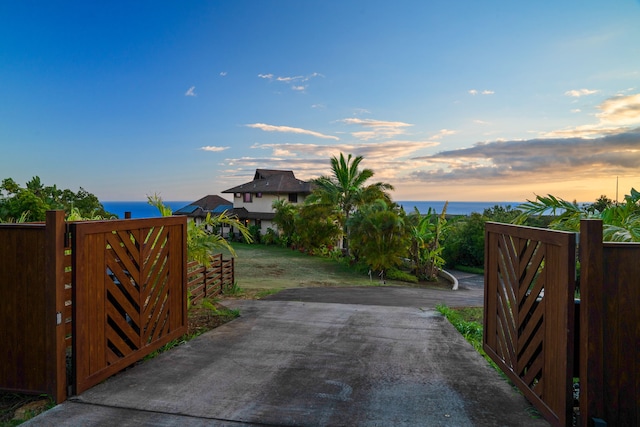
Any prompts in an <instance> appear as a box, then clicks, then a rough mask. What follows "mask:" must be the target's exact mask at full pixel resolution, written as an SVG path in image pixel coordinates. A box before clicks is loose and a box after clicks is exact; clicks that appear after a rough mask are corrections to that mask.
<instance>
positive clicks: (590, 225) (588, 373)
mask: <svg viewBox="0 0 640 427" xmlns="http://www.w3.org/2000/svg"><path fill="white" fill-rule="evenodd" d="M603 265H604V260H603V245H602V221H601V220H595V219H583V220H581V221H580V358H579V360H580V362H579V363H580V418H581V420H580V421H581V423H580V425H582V426H584V427H589V426H593V425H594V424H593V421H592V420H593V419H594V418H602V417H603V416H604V405H603V401H602V398H601V396H602V392H603V389H602V387H603V385H604V363H603V362H604V345H603V344H604V337H603V333H604V323H603V321H604V286H603V283H604V276H603V274H604V273H603V268H604V267H603ZM599 396H600V397H599Z"/></svg>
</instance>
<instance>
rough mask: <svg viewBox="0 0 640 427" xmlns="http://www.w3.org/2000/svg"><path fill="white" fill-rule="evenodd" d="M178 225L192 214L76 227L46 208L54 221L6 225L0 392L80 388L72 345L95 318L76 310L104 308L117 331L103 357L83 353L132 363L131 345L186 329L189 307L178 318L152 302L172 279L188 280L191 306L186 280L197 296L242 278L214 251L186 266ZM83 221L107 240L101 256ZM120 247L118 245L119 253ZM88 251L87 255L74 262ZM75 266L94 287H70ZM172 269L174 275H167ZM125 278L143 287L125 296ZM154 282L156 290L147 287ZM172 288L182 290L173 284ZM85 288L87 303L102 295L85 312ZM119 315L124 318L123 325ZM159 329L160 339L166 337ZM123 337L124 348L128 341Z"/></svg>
mask: <svg viewBox="0 0 640 427" xmlns="http://www.w3.org/2000/svg"><path fill="white" fill-rule="evenodd" d="M177 223H180V224H182V223H184V225H185V226H186V219H185V218H184V217H173V218H154V219H147V220H125V221H103V222H85V223H79V224H82V225H81V226H80V225H78V226H77V227H76V226H74V225H73V223H66V222H65V221H64V212H62V211H50V212H47V219H46V223H30V224H0V242H1V244H0V342H2V344H3V348H4V349H5V351H2V352H0V390H4V391H14V392H21V393H31V394H48V395H50V396H51V397H52V398H53V399H54V400H55V401H56V402H58V403H59V402H62V401H64V400H66V398H67V396H68V395H71V394H73V393H74V392H76V390H74V388H73V384H74V381H75V380H76V375H75V374H76V373H77V372H76V371H78V369H77V364H76V363H75V357H77V354H75V353H76V351H77V350H78V348H82V346H83V344H80V343H78V344H80V345H77V346H75V347H74V346H73V345H72V344H73V343H72V341H73V340H74V336H75V339H78V338H79V337H80V336H81V335H82V331H83V330H80V332H79V333H78V331H77V329H76V328H78V327H80V328H85V327H86V325H87V324H88V323H87V321H82V322H73V321H72V319H74V318H75V316H76V315H77V314H78V313H77V312H81V313H83V315H85V317H86V316H87V315H88V316H89V317H91V316H93V315H94V314H95V313H97V312H98V311H99V306H101V307H102V308H101V310H103V314H105V316H104V318H105V323H109V325H110V327H112V329H113V331H109V330H104V334H110V335H109V336H110V339H111V341H109V340H107V341H105V342H104V343H103V344H105V343H106V344H105V345H106V347H105V352H103V353H102V356H100V355H98V353H95V354H94V352H92V351H90V352H88V353H87V347H86V344H84V349H85V353H87V354H85V355H84V356H82V358H83V359H87V358H88V357H89V356H90V358H92V359H91V360H93V362H95V361H96V358H105V359H107V358H108V359H109V360H110V362H109V363H112V362H114V360H115V359H126V360H125V362H124V363H125V364H129V363H133V362H132V360H133V359H132V357H133V356H127V355H126V354H125V353H126V351H123V348H125V350H126V347H127V346H129V347H131V348H133V347H146V350H148V349H149V348H150V347H149V346H148V345H147V344H149V343H150V342H152V341H153V345H154V346H157V345H161V341H163V340H164V341H166V340H167V339H170V338H171V336H172V335H171V334H170V333H169V332H168V331H169V330H170V331H172V332H173V333H178V332H176V331H180V330H181V329H180V328H181V326H180V325H182V324H184V322H185V321H186V316H185V315H184V312H180V311H179V309H177V308H175V307H174V308H173V309H171V310H172V314H171V315H170V316H167V311H166V310H169V309H170V308H169V305H167V304H161V305H158V304H155V305H154V304H149V302H153V301H154V300H156V301H157V300H159V298H160V295H161V294H162V292H164V291H163V289H164V287H165V286H176V285H175V284H174V285H167V284H168V283H169V282H170V281H173V282H175V277H177V276H180V280H179V282H180V286H183V288H182V291H180V292H177V295H181V297H180V298H181V301H178V304H183V303H184V304H185V305H186V297H187V286H190V287H191V296H192V298H193V299H195V300H200V299H201V298H203V297H205V296H210V295H212V294H215V293H217V292H219V290H220V289H221V288H223V287H226V286H231V285H232V284H233V283H234V272H233V268H234V263H233V259H231V260H223V259H222V257H221V256H216V257H213V258H212V264H211V267H209V268H208V269H206V270H205V269H204V268H202V267H199V266H197V264H196V265H194V264H193V263H191V264H189V266H188V267H187V266H186V262H185V263H183V262H182V261H180V260H183V256H184V253H182V251H183V249H182V248H181V249H178V248H177V247H176V246H175V242H174V243H169V242H168V241H167V240H166V239H167V236H168V235H169V234H176V231H175V230H174V231H171V229H170V227H172V226H178V227H183V225H177ZM78 227H80V228H81V229H82V230H81V231H82V233H83V234H84V235H85V236H88V237H89V240H91V239H93V240H94V242H93V243H95V241H96V239H98V240H100V239H102V240H104V243H105V245H102V243H100V244H99V245H98V246H100V247H102V251H101V252H102V255H100V254H99V252H100V251H98V250H90V249H89V248H88V247H86V246H87V244H86V243H80V242H79V241H78V242H75V241H74V236H73V233H72V229H74V228H78ZM105 227H106V228H105ZM98 228H101V229H102V230H101V233H102V234H101V236H102V237H100V234H95V233H94V232H96V231H98V230H97V229H98ZM107 229H108V230H107ZM73 231H75V232H77V230H73ZM105 233H106V234H105ZM177 234H178V235H179V234H180V233H179V232H178V233H177ZM96 236H98V237H96ZM114 239H116V240H117V242H116V240H114ZM182 239H183V236H182V237H179V240H181V245H184V244H185V243H184V241H183V240H182ZM107 241H109V242H110V243H108V242H107ZM74 242H75V244H80V246H78V247H76V250H75V253H74V252H72V244H73V243H74ZM114 242H115V243H114ZM154 242H164V243H162V244H160V245H155V244H152V243H154ZM114 245H115V246H114ZM172 245H174V246H173V249H172V248H171V246H172ZM88 246H91V244H88ZM94 246H95V245H94ZM114 247H117V251H116V250H114ZM182 247H183V246H182ZM105 249H106V250H105ZM169 251H173V252H176V251H178V252H180V256H179V260H175V261H165V259H167V260H168V259H169V258H166V257H165V255H167V253H168V252H169ZM80 252H82V256H81V258H83V259H84V261H82V260H80V261H78V260H74V257H75V256H77V255H78V254H79V253H80ZM89 252H92V253H89ZM116 252H117V253H116ZM99 259H103V260H104V263H103V264H104V267H105V268H104V269H100V271H98V269H97V267H95V266H96V265H97V264H96V263H95V262H94V261H96V260H99ZM174 259H175V258H174ZM74 264H75V265H76V266H78V265H83V267H77V270H78V271H75V274H76V276H78V274H80V273H81V270H84V273H82V274H80V278H78V277H76V278H75V281H77V282H78V283H80V282H82V281H84V282H85V283H88V282H87V279H88V280H89V282H90V283H91V284H90V285H86V286H90V288H87V287H86V286H84V285H83V286H82V289H84V290H82V289H74V288H73V287H72V282H73V281H74V280H72V279H73V275H74V271H73V269H72V265H74ZM170 264H172V266H170ZM178 264H181V265H182V267H179V268H178V270H180V272H178V271H176V267H177V266H178ZM101 265H102V264H101ZM121 266H122V268H120V267H121ZM156 267H159V268H156ZM87 269H88V270H87ZM91 269H94V270H95V271H94V273H96V278H95V279H91V278H90V276H91V275H90V274H89V273H88V271H89V272H90V270H91ZM169 270H173V272H172V273H169ZM187 274H188V275H189V281H188V282H187V280H186V276H187ZM170 277H172V278H171V279H170ZM114 278H115V279H114ZM125 278H126V279H125ZM80 279H82V280H80ZM125 281H129V282H130V283H131V284H133V283H135V285H134V286H133V288H134V289H133V291H132V292H133V293H129V294H128V295H126V296H124V295H118V292H117V291H118V289H115V288H116V287H118V284H120V285H122V283H124V282H125ZM148 283H154V284H158V286H155V285H154V286H150V287H148V286H147V284H148ZM114 285H115V287H114ZM94 286H106V288H103V289H104V293H103V292H102V291H100V292H98V293H96V292H94V291H91V290H90V289H93V288H94ZM95 289H97V288H95ZM167 289H168V288H167ZM172 293H173V294H176V292H175V288H173V292H172ZM77 294H80V295H82V298H84V300H85V301H87V298H89V299H91V298H98V300H96V301H93V302H89V304H90V307H89V308H87V306H86V304H85V307H84V308H82V307H79V306H78V305H77V304H75V302H76V301H75V300H74V298H77ZM100 294H102V295H104V298H102V303H105V304H106V305H101V301H100ZM167 294H168V292H167ZM110 304H111V305H112V306H111V305H110ZM132 307H133V308H136V307H137V309H140V310H139V311H138V312H137V314H136V312H135V310H134V311H132V310H129V309H131V308H132ZM74 312H75V313H74ZM123 313H124V314H123ZM123 316H124V317H123ZM163 316H164V317H163ZM94 317H95V316H94ZM118 317H122V318H124V319H125V320H124V323H123V321H122V319H120V320H118ZM178 318H180V319H178ZM149 319H155V321H154V322H155V323H153V324H152V326H151V327H147V325H149V322H148V320H149ZM160 319H166V320H160ZM176 320H179V323H180V325H178V323H176ZM145 322H146V323H145ZM79 323H80V325H79ZM89 323H91V322H89ZM94 323H95V322H94ZM83 325H84V326H83ZM94 326H98V324H97V323H96V324H95V325H94ZM114 326H115V328H113V327H114ZM128 326H132V329H133V330H137V331H138V332H140V334H141V335H140V337H138V338H136V337H135V336H132V335H131V334H128V333H126V332H131V330H130V329H128ZM114 331H115V335H114ZM85 332H86V330H85ZM100 334H102V332H100V333H98V335H100ZM90 335H92V334H90ZM93 335H96V334H93ZM116 335H117V336H116ZM160 335H162V338H161V339H160V340H158V339H157V338H158V337H159V336H160ZM123 343H125V344H126V346H124V347H123ZM76 347H78V348H76ZM146 350H145V351H146ZM81 351H82V350H81ZM114 355H115V356H114ZM85 356H87V357H85ZM116 356H117V357H116ZM94 365H95V363H94ZM95 366H98V365H95ZM105 367H106V365H104V364H103V365H102V368H99V369H97V370H96V369H93V368H90V370H89V371H86V370H85V371H86V372H85V373H89V376H93V379H94V380H96V379H97V380H99V378H102V377H103V376H104V375H107V374H110V372H107V370H105V369H104V368H105ZM68 368H69V369H68ZM92 369H93V370H92ZM80 370H81V369H80ZM86 384H88V383H85V384H84V385H82V386H81V387H85V386H86ZM75 386H76V387H77V384H76V385H75Z"/></svg>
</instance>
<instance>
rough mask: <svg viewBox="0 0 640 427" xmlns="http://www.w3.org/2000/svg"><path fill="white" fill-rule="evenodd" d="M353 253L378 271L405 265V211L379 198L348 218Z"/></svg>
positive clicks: (406, 237) (406, 238)
mask: <svg viewBox="0 0 640 427" xmlns="http://www.w3.org/2000/svg"><path fill="white" fill-rule="evenodd" d="M348 225H349V227H350V228H351V232H352V234H351V238H352V240H351V244H352V250H353V253H354V254H356V255H357V256H358V257H361V258H362V259H363V260H364V261H365V262H366V263H367V264H368V265H369V267H370V268H371V269H373V270H375V271H381V272H383V273H384V270H387V269H389V268H392V267H396V266H398V265H400V264H401V263H402V258H403V257H404V256H405V255H406V253H407V244H408V236H407V228H406V226H405V214H404V211H403V210H402V209H401V208H399V207H398V206H397V205H396V204H395V203H389V202H387V201H386V200H383V199H378V200H376V201H375V202H373V203H370V204H367V205H364V206H362V207H361V208H360V209H358V210H357V211H356V212H355V213H354V214H353V216H352V217H351V218H350V219H349V224H348Z"/></svg>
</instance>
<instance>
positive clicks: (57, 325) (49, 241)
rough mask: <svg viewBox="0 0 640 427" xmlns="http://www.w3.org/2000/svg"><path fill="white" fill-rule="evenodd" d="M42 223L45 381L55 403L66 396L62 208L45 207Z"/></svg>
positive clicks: (63, 228)
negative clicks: (43, 245) (44, 299)
mask: <svg viewBox="0 0 640 427" xmlns="http://www.w3.org/2000/svg"><path fill="white" fill-rule="evenodd" d="M46 215H47V216H46V227H45V246H46V247H45V278H44V280H45V284H46V286H45V293H46V301H47V304H46V309H45V310H46V314H45V319H46V322H47V324H46V325H45V329H46V336H45V340H46V348H47V351H48V352H49V354H50V355H51V357H47V377H48V379H47V383H48V388H49V390H50V391H49V392H50V393H51V395H52V397H53V399H54V400H55V401H56V403H61V402H63V401H65V400H66V399H67V373H66V369H67V368H66V353H65V352H66V346H65V339H64V338H65V325H64V319H63V317H64V316H63V313H64V263H63V260H64V234H65V230H66V226H65V221H64V211H61V210H56V211H47V214H46Z"/></svg>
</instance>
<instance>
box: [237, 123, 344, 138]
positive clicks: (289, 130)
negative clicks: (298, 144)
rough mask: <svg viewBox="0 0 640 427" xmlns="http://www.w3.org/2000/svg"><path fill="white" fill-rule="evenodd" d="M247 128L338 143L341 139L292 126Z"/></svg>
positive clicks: (262, 125)
mask: <svg viewBox="0 0 640 427" xmlns="http://www.w3.org/2000/svg"><path fill="white" fill-rule="evenodd" d="M246 126H247V127H250V128H254V129H260V130H263V131H265V132H285V133H296V134H301V135H311V136H315V137H317V138H323V139H334V140H336V141H338V140H339V139H340V138H338V137H337V136H333V135H325V134H323V133H320V132H315V131H312V130H307V129H301V128H294V127H290V126H274V125H268V124H265V123H252V124H249V125H246Z"/></svg>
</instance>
